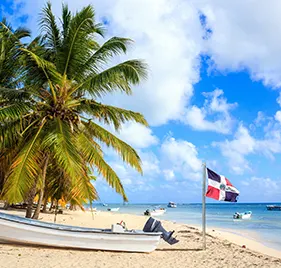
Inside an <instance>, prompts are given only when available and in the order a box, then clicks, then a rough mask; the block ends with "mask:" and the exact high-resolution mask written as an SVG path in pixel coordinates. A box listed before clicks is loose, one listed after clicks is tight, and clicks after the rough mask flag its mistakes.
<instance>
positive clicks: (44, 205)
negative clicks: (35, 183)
mask: <svg viewBox="0 0 281 268" xmlns="http://www.w3.org/2000/svg"><path fill="white" fill-rule="evenodd" d="M44 195H45V199H44V203H43V210H42V212H43V213H47V204H48V195H47V194H46V192H45V194H44Z"/></svg>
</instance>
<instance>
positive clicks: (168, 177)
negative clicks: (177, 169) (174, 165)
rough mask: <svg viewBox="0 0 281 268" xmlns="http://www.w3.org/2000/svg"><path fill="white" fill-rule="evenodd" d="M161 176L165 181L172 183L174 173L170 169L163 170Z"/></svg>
mask: <svg viewBox="0 0 281 268" xmlns="http://www.w3.org/2000/svg"><path fill="white" fill-rule="evenodd" d="M163 174H164V177H165V179H166V180H167V181H173V180H174V179H175V173H174V171H173V170H171V169H164V170H163Z"/></svg>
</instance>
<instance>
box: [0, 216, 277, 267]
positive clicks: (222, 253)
mask: <svg viewBox="0 0 281 268" xmlns="http://www.w3.org/2000/svg"><path fill="white" fill-rule="evenodd" d="M8 213H11V214H16V215H20V216H23V215H24V212H23V211H8ZM147 219H148V218H147V217H146V216H138V215H132V214H123V213H112V212H103V211H102V212H97V213H94V214H92V213H91V212H89V211H87V212H82V211H65V212H64V214H62V215H58V216H57V223H60V224H68V225H75V226H85V227H97V228H110V226H111V224H112V223H118V222H120V221H122V220H123V221H124V222H125V223H126V225H127V228H128V229H142V228H143V226H144V224H145V222H146V220H147ZM40 220H44V221H48V222H53V220H54V215H52V214H40ZM160 220H161V219H160ZM161 222H162V223H163V226H164V228H165V229H166V230H175V236H176V237H177V238H178V239H179V240H180V242H179V243H177V244H176V245H174V246H170V245H168V244H167V243H165V242H164V241H162V240H161V242H160V244H159V246H158V248H157V250H156V251H154V252H152V253H149V254H147V253H121V252H103V251H91V250H74V249H60V248H49V247H41V246H40V247H39V246H23V245H10V244H0V267H3V268H4V267H9V268H10V267H11V268H13V267H21V268H28V267H44V268H45V267H46V268H47V267H105V268H109V267H115V268H121V267H151V268H152V267H161V268H162V267H163V268H166V267H167V268H168V267H169V268H178V267H270V268H274V267H281V258H278V257H281V252H280V251H278V250H275V249H271V248H268V247H266V246H264V245H263V244H261V243H259V242H257V241H255V240H252V239H249V238H247V237H246V236H244V235H243V233H241V235H238V234H237V233H235V232H237V230H236V231H235V232H229V230H228V231H226V230H220V229H213V228H210V229H208V230H207V249H206V251H203V250H202V236H201V232H200V230H199V229H198V228H197V227H194V226H190V225H186V224H180V223H173V222H170V221H164V220H161ZM243 245H245V246H246V248H243V247H242V246H243ZM42 263H43V264H44V265H43V266H42Z"/></svg>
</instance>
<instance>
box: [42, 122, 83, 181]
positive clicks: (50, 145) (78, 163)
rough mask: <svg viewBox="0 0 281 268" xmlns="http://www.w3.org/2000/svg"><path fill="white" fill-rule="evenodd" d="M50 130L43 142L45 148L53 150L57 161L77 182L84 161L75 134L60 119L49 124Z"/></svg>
mask: <svg viewBox="0 0 281 268" xmlns="http://www.w3.org/2000/svg"><path fill="white" fill-rule="evenodd" d="M48 128H49V131H48V134H47V135H46V137H45V139H44V140H43V142H42V146H43V148H46V149H49V150H51V151H52V152H53V154H54V156H53V157H54V159H55V161H56V162H57V163H58V164H59V165H60V166H61V168H62V169H63V170H64V171H65V172H66V173H67V175H68V176H69V177H70V178H71V179H73V180H75V178H77V176H79V174H81V171H82V160H81V157H80V154H79V151H78V150H77V147H76V146H75V144H76V137H75V134H74V133H72V132H71V128H70V126H69V125H68V124H67V123H65V122H63V121H62V120H60V119H58V118H57V119H55V120H54V121H53V123H49V124H48Z"/></svg>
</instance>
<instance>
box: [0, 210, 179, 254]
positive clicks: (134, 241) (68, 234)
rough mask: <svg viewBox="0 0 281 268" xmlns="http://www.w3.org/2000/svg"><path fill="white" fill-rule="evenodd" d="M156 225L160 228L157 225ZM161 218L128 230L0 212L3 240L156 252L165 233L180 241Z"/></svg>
mask: <svg viewBox="0 0 281 268" xmlns="http://www.w3.org/2000/svg"><path fill="white" fill-rule="evenodd" d="M155 226H156V227H157V228H155ZM172 234H173V232H166V230H165V229H164V228H163V227H162V226H161V223H160V222H159V221H156V220H154V219H152V218H150V219H149V220H148V221H147V223H146V224H145V227H144V230H143V231H140V230H126V229H124V228H123V227H122V226H121V225H119V224H113V225H112V227H111V229H96V228H83V227H77V226H67V225H62V224H54V223H48V222H42V221H38V220H32V219H26V218H22V217H18V216H14V215H9V214H4V213H0V239H1V240H2V241H7V242H12V243H15V242H17V243H23V244H31V245H44V246H52V247H62V248H81V249H93V250H109V251H127V252H152V251H153V250H155V249H156V247H157V246H158V244H159V241H160V238H161V236H162V237H163V239H164V240H165V241H166V242H167V243H169V244H174V243H176V242H177V241H178V240H176V239H175V238H173V237H172Z"/></svg>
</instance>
